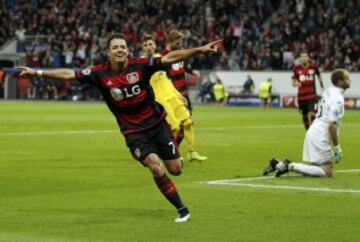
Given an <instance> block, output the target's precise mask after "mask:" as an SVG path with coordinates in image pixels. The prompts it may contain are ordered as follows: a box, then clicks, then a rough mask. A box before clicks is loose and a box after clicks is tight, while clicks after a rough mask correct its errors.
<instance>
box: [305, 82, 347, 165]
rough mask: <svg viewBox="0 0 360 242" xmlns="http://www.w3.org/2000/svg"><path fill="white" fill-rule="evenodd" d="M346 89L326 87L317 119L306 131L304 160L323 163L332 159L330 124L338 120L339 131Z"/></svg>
mask: <svg viewBox="0 0 360 242" xmlns="http://www.w3.org/2000/svg"><path fill="white" fill-rule="evenodd" d="M343 92H344V90H343V89H341V88H338V87H329V88H328V89H326V90H325V91H324V93H323V95H322V97H321V100H320V102H319V108H318V112H317V114H316V119H315V120H314V122H313V123H312V124H311V126H310V128H309V130H308V131H307V132H306V137H305V140H304V147H303V161H308V162H312V163H315V164H318V165H322V164H323V162H328V161H331V160H332V157H333V152H332V149H331V137H330V131H329V124H330V123H331V122H336V125H337V132H339V128H340V123H341V119H342V117H343V116H344V97H343Z"/></svg>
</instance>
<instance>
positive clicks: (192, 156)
mask: <svg viewBox="0 0 360 242" xmlns="http://www.w3.org/2000/svg"><path fill="white" fill-rule="evenodd" d="M182 38H183V35H182V33H181V32H180V31H177V30H172V31H170V33H169V34H168V36H167V39H166V48H165V49H163V50H162V51H161V52H160V54H161V55H166V54H167V53H169V52H171V51H174V50H180V49H181V45H182ZM166 72H167V75H168V77H169V78H170V79H171V81H172V83H173V84H174V86H175V88H176V89H177V90H178V91H179V92H180V93H181V95H182V96H183V97H185V98H186V100H187V107H188V109H189V111H190V113H191V111H192V105H191V102H190V98H189V88H188V86H187V83H186V79H185V72H188V73H191V74H195V75H197V76H199V75H200V74H199V72H198V71H195V70H191V69H189V68H186V67H185V65H184V62H183V61H179V62H176V63H173V64H172V65H171V66H169V67H168V69H167V70H166ZM192 125H193V122H188V123H184V125H183V126H182V131H183V133H184V135H183V136H184V138H185V141H186V144H187V149H188V155H187V156H188V159H189V160H190V161H192V160H197V161H204V160H207V157H206V156H202V155H200V154H199V153H197V152H196V151H195V136H194V131H193V128H192ZM181 137H182V136H180V138H179V137H178V138H177V140H178V143H180V142H181V140H182V139H181Z"/></svg>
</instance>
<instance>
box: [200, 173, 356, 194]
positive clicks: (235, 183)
mask: <svg viewBox="0 0 360 242" xmlns="http://www.w3.org/2000/svg"><path fill="white" fill-rule="evenodd" d="M357 172H360V169H349V170H337V171H336V170H335V171H334V173H357ZM291 177H299V176H296V175H292V176H291ZM274 178H275V177H274V176H258V177H246V178H236V179H227V180H213V181H206V182H201V183H206V184H209V185H225V186H240V187H253V188H265V189H282V190H298V191H315V192H335V193H360V190H357V189H333V188H326V187H301V186H287V185H267V184H252V183H244V182H247V181H256V180H269V179H274Z"/></svg>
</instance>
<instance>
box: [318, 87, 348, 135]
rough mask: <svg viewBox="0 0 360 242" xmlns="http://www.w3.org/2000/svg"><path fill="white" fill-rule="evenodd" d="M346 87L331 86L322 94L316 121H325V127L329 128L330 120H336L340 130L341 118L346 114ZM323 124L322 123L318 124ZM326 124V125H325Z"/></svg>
mask: <svg viewBox="0 0 360 242" xmlns="http://www.w3.org/2000/svg"><path fill="white" fill-rule="evenodd" d="M343 92H344V89H342V88H338V87H334V86H333V87H329V88H327V89H326V90H325V91H324V93H323V94H322V97H321V100H320V102H319V107H318V112H317V114H316V119H315V122H314V123H313V125H314V124H316V123H324V124H327V125H324V128H326V129H328V127H329V125H328V124H329V123H330V122H336V124H337V128H338V130H339V128H340V124H341V120H342V118H343V116H344V96H343ZM318 125H321V124H318ZM325 126H326V127H325Z"/></svg>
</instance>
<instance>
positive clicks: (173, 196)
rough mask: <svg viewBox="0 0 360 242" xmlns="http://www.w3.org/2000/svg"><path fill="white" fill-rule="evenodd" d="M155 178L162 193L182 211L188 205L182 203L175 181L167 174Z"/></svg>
mask: <svg viewBox="0 0 360 242" xmlns="http://www.w3.org/2000/svg"><path fill="white" fill-rule="evenodd" d="M154 180H155V183H156V185H157V186H158V188H159V190H160V191H161V193H162V194H163V195H164V196H165V197H166V199H167V200H168V201H169V202H170V203H171V204H172V205H174V207H175V208H176V209H177V210H178V211H179V213H181V210H182V209H184V208H186V207H185V205H184V204H183V203H182V201H181V198H180V196H179V194H178V192H177V190H176V187H175V185H174V183H173V182H172V181H171V180H170V179H169V178H168V177H167V176H166V174H164V176H162V177H154ZM186 209H187V208H186Z"/></svg>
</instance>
